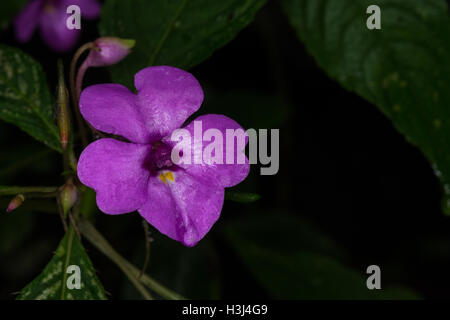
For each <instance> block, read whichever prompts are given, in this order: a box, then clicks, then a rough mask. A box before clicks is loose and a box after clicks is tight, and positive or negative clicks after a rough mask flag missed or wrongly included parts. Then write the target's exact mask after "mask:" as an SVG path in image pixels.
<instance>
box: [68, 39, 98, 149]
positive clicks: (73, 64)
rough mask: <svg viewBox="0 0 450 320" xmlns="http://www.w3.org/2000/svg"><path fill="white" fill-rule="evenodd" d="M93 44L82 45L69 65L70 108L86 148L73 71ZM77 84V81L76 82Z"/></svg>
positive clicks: (79, 90)
mask: <svg viewBox="0 0 450 320" xmlns="http://www.w3.org/2000/svg"><path fill="white" fill-rule="evenodd" d="M93 45H94V44H93V43H92V42H88V43H86V44H84V45H82V46H81V47H80V48H79V49H78V50H77V51H76V52H75V55H74V56H73V59H72V62H71V63H70V75H69V76H70V95H71V96H72V107H73V112H74V113H75V118H76V119H77V124H78V128H79V130H80V136H81V141H82V143H83V146H84V147H86V146H87V145H88V138H87V133H86V129H85V127H84V123H83V119H82V118H81V114H80V110H79V108H78V100H79V95H80V92H81V87H80V88H78V87H77V86H78V83H77V84H76V83H75V81H76V80H75V70H76V68H77V63H78V59H79V58H80V56H81V55H82V54H83V53H84V52H85V51H86V50H89V49H91V48H92V47H93ZM85 71H86V70H84V71H82V72H83V75H84V72H85ZM77 82H78V81H77Z"/></svg>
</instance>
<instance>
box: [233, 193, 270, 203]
mask: <svg viewBox="0 0 450 320" xmlns="http://www.w3.org/2000/svg"><path fill="white" fill-rule="evenodd" d="M259 199H261V196H260V195H259V194H257V193H249V192H233V191H228V190H227V191H226V192H225V200H230V201H234V202H241V203H251V202H255V201H258V200H259Z"/></svg>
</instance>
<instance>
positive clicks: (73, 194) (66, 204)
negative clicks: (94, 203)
mask: <svg viewBox="0 0 450 320" xmlns="http://www.w3.org/2000/svg"><path fill="white" fill-rule="evenodd" d="M77 199H78V191H77V187H76V186H75V185H74V184H73V181H72V179H70V180H68V181H67V182H66V184H65V185H64V187H63V188H62V190H61V205H62V209H63V213H64V216H66V215H67V212H69V210H70V209H72V207H73V205H74V204H75V202H77Z"/></svg>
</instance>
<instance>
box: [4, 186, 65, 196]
mask: <svg viewBox="0 0 450 320" xmlns="http://www.w3.org/2000/svg"><path fill="white" fill-rule="evenodd" d="M57 192H58V187H11V186H0V196H12V195H16V194H19V193H21V194H27V197H30V196H34V197H36V198H37V197H39V196H40V195H41V196H42V197H46V196H53V195H56V193H57Z"/></svg>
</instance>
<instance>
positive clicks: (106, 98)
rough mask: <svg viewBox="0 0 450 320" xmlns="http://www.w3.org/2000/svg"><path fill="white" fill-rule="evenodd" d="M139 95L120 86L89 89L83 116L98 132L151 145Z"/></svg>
mask: <svg viewBox="0 0 450 320" xmlns="http://www.w3.org/2000/svg"><path fill="white" fill-rule="evenodd" d="M135 100H136V95H135V94H133V93H132V92H131V91H130V90H128V89H127V88H126V87H124V86H122V85H119V84H97V85H93V86H90V87H87V88H86V89H84V90H83V92H82V93H81V96H80V112H81V114H82V115H83V117H84V118H85V119H86V120H87V121H88V122H89V123H90V124H91V125H92V126H93V127H94V128H96V129H97V130H100V131H103V132H107V133H112V134H115V135H120V136H122V137H125V138H127V139H128V140H130V141H132V142H135V143H149V140H150V136H149V134H148V130H147V129H146V127H145V123H144V116H143V115H142V114H141V113H140V112H139V109H138V107H137V106H136V104H135Z"/></svg>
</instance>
